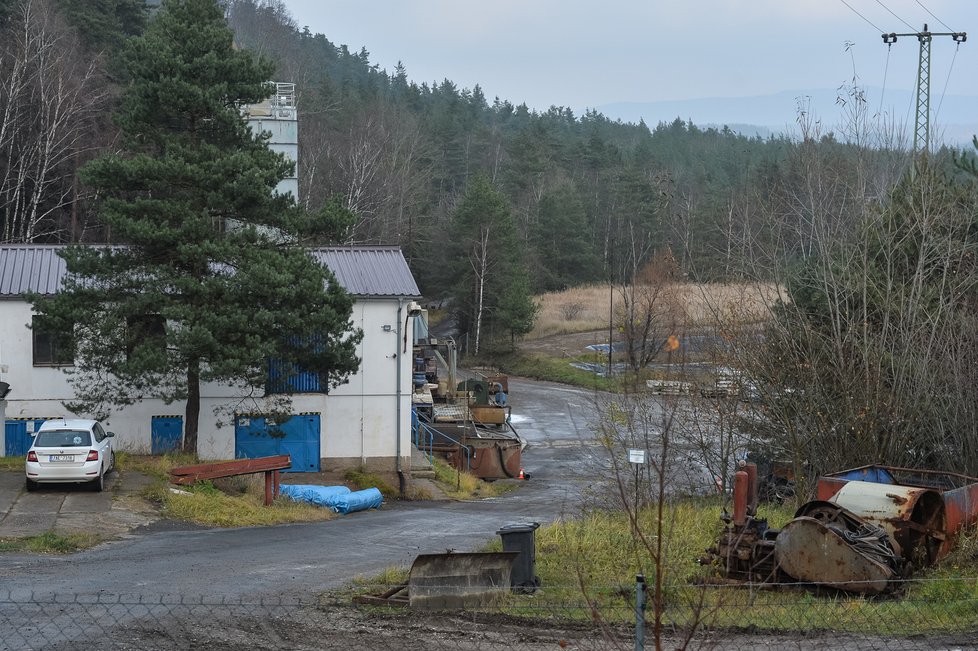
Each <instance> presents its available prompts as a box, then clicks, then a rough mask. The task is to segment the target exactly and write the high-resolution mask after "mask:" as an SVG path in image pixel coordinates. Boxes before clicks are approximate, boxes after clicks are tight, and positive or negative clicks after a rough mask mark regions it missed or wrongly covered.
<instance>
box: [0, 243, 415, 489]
mask: <svg viewBox="0 0 978 651" xmlns="http://www.w3.org/2000/svg"><path fill="white" fill-rule="evenodd" d="M59 248H60V247H58V246H36V245H4V246H0V381H3V382H7V383H8V384H9V385H10V393H9V395H7V397H6V400H0V420H2V421H3V427H0V437H2V438H0V451H2V452H3V453H4V454H5V455H19V454H23V453H25V452H26V446H29V444H30V434H31V433H32V432H33V431H34V429H35V428H37V427H39V426H40V422H42V421H43V420H45V419H48V418H53V417H58V416H80V417H81V416H90V415H88V414H72V413H70V412H68V411H67V410H66V409H65V407H64V404H63V403H64V402H66V401H70V400H72V399H73V397H74V394H73V391H72V388H71V385H70V384H69V382H68V377H67V375H66V373H65V371H67V370H70V369H71V368H72V363H71V360H70V359H68V356H67V355H66V353H65V352H64V351H59V350H57V349H56V347H55V346H54V345H53V343H52V341H51V339H50V338H46V337H45V335H44V334H43V333H42V332H39V331H38V330H32V329H30V327H29V326H30V324H31V321H32V318H33V317H34V314H33V311H32V309H31V305H30V304H29V303H28V302H27V301H26V300H25V299H24V294H25V293H28V292H36V293H40V294H51V293H53V292H56V291H58V289H59V288H60V286H61V281H62V278H63V277H64V275H65V264H64V261H63V260H62V259H61V258H60V257H58V255H57V252H58V250H59ZM311 253H312V254H313V256H314V257H315V258H316V259H317V260H318V261H319V262H320V263H321V264H324V265H325V266H326V267H328V268H329V269H330V270H331V271H332V272H333V274H334V275H335V276H336V278H337V280H338V281H339V283H340V284H341V285H342V286H343V287H344V288H345V289H346V290H347V291H349V292H350V293H351V294H352V295H353V296H354V297H355V298H356V302H355V305H354V308H353V321H354V324H355V325H356V326H357V327H359V328H361V329H362V330H363V332H364V337H363V341H362V343H361V344H360V347H359V349H358V351H357V355H358V357H360V358H361V359H362V363H361V365H360V369H359V371H358V372H357V373H356V374H355V375H353V376H352V377H351V378H350V381H349V382H348V383H347V384H344V385H342V386H340V387H338V388H336V389H333V390H331V391H330V393H329V394H328V395H327V394H326V393H323V392H321V391H320V390H319V387H318V386H315V383H311V384H310V383H303V382H301V381H300V382H299V383H298V384H296V385H293V389H294V391H295V393H294V394H293V400H292V408H293V414H294V415H293V417H292V418H291V419H289V420H288V421H287V422H285V423H269V422H267V421H266V419H265V418H264V417H263V416H261V415H260V414H254V413H251V412H250V410H249V409H248V408H247V405H248V401H247V400H246V396H243V395H241V393H240V392H236V391H235V390H234V389H233V388H231V387H228V386H220V385H204V386H203V387H202V401H201V418H200V432H199V448H198V451H199V454H200V456H201V457H202V458H204V459H230V458H244V457H253V456H264V455H266V454H281V453H288V454H291V455H292V457H293V468H294V469H296V470H304V471H318V470H332V469H339V468H344V467H352V466H360V465H363V466H365V467H367V468H370V469H372V470H378V471H386V472H393V471H396V470H399V469H400V470H403V471H405V472H407V471H408V470H409V469H410V458H411V448H412V445H411V348H410V345H411V341H412V338H413V335H412V327H413V321H414V318H413V315H412V311H413V310H412V308H413V306H414V303H413V301H414V300H415V299H417V298H419V291H418V287H417V284H416V283H415V281H414V278H413V276H412V275H411V271H410V269H409V268H408V265H407V262H406V261H405V259H404V256H403V255H402V254H401V251H400V250H399V249H398V248H396V247H382V246H378V247H336V248H322V249H314V250H312V251H311ZM184 408H185V405H184V404H183V403H182V402H176V403H172V404H165V403H164V402H163V401H162V400H159V399H155V398H147V399H144V400H143V401H141V402H138V403H136V404H134V405H131V406H126V407H122V408H120V409H119V410H118V411H116V412H114V413H113V414H112V415H111V416H110V417H109V418H108V419H107V420H106V425H107V428H108V429H110V430H112V431H114V432H115V433H116V436H117V439H116V441H117V443H118V445H119V447H120V448H121V449H129V450H133V451H137V452H163V451H166V450H168V449H174V448H176V447H177V446H178V445H179V442H180V437H181V435H182V432H183V413H184ZM215 413H217V415H215ZM222 414H223V415H222Z"/></svg>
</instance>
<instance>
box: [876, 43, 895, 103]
mask: <svg viewBox="0 0 978 651" xmlns="http://www.w3.org/2000/svg"><path fill="white" fill-rule="evenodd" d="M892 50H893V48H892V47H887V48H886V66H884V68H883V90H882V91H880V105H879V108H878V109H876V114H877V115H879V114H880V113H882V112H883V98H884V97H885V96H886V75H887V73H889V72H890V52H891V51H892Z"/></svg>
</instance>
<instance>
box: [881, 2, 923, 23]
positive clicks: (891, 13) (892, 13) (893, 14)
mask: <svg viewBox="0 0 978 651" xmlns="http://www.w3.org/2000/svg"><path fill="white" fill-rule="evenodd" d="M876 4H878V5H879V6H881V7H883V8H884V9H886V10H887V11H889V12H890V15H892V16H893V17H894V18H896V19H897V20H899V21H900V22H901V23H903V24H904V25H906V26H907V27H909V28H910V29H916V27H914V26H913V25H911V24H910V23H908V22H907V21H905V20H904V19H903V18H900V17H899V16H897V15H896V14H895V13H894V12H893V10H892V9H890V8H889V7H887V6H886V5H885V4H883V2H882V0H876Z"/></svg>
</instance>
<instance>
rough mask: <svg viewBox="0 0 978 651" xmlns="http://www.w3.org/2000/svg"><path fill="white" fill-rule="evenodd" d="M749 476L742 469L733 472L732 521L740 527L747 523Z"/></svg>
mask: <svg viewBox="0 0 978 651" xmlns="http://www.w3.org/2000/svg"><path fill="white" fill-rule="evenodd" d="M749 482H750V478H749V477H748V475H747V472H746V471H744V470H738V471H737V472H736V473H735V474H734V490H733V523H734V524H735V525H736V526H738V527H742V526H744V525H745V524H747V491H748V486H747V484H748V483H749Z"/></svg>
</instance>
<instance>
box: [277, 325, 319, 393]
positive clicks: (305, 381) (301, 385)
mask: <svg viewBox="0 0 978 651" xmlns="http://www.w3.org/2000/svg"><path fill="white" fill-rule="evenodd" d="M317 339H318V338H317ZM316 341H317V340H316V339H314V340H312V343H313V345H314V346H316V347H317V348H318V347H319V344H318V343H316ZM299 342H300V340H299V339H297V338H295V337H290V338H289V346H290V347H291V348H292V349H293V351H292V352H293V353H296V352H298V349H299V347H300V344H299ZM300 357H301V355H300ZM265 393H266V395H270V394H275V393H327V394H328V393H329V381H328V378H327V377H326V376H325V375H323V376H322V377H320V376H319V374H318V373H314V372H312V371H309V370H307V369H305V368H302V365H301V364H297V363H292V362H287V361H283V360H280V359H270V360H268V381H267V382H266V383H265Z"/></svg>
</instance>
